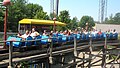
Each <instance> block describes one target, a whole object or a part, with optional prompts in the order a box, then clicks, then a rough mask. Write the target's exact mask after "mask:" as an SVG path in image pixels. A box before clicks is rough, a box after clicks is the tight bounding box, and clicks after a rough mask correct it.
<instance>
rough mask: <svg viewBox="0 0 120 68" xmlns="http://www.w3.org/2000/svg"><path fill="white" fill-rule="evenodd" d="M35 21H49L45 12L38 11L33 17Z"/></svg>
mask: <svg viewBox="0 0 120 68" xmlns="http://www.w3.org/2000/svg"><path fill="white" fill-rule="evenodd" d="M34 18H36V19H40V20H49V16H48V15H47V12H44V11H41V10H40V11H38V12H37V13H36V15H35V17H34Z"/></svg>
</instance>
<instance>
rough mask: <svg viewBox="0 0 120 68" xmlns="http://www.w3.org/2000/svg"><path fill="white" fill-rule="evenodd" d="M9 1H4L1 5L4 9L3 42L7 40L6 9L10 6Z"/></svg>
mask: <svg viewBox="0 0 120 68" xmlns="http://www.w3.org/2000/svg"><path fill="white" fill-rule="evenodd" d="M10 4H11V3H10V0H4V1H3V5H4V6H5V7H6V8H5V17H4V41H6V40H7V14H8V8H7V6H8V5H10ZM4 48H6V42H4Z"/></svg>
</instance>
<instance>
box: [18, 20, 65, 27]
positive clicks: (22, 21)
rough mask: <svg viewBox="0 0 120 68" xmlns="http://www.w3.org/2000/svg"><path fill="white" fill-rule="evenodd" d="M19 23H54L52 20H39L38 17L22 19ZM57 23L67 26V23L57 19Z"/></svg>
mask: <svg viewBox="0 0 120 68" xmlns="http://www.w3.org/2000/svg"><path fill="white" fill-rule="evenodd" d="M19 24H38V25H54V21H52V20H38V19H22V20H20V21H19ZM56 25H60V26H65V25H66V24H65V23H62V22H59V21H56Z"/></svg>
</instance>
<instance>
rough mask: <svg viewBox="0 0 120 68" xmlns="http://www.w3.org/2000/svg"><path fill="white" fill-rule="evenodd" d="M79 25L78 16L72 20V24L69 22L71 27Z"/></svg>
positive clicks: (74, 27)
mask: <svg viewBox="0 0 120 68" xmlns="http://www.w3.org/2000/svg"><path fill="white" fill-rule="evenodd" d="M77 27H78V19H77V17H73V19H72V20H71V22H70V24H69V29H71V30H72V29H76V28H77Z"/></svg>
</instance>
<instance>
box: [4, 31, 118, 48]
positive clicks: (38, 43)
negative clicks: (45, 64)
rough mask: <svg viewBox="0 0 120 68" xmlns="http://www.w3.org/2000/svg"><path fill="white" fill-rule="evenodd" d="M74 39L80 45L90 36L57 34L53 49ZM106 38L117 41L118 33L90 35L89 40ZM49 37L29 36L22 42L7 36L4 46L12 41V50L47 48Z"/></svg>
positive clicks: (54, 37) (14, 37) (54, 38)
mask: <svg viewBox="0 0 120 68" xmlns="http://www.w3.org/2000/svg"><path fill="white" fill-rule="evenodd" d="M74 37H75V38H76V40H77V41H79V43H82V42H84V41H86V40H87V41H89V39H90V34H71V35H70V36H66V35H63V34H58V35H54V36H53V38H52V39H51V40H52V42H53V43H54V44H56V43H57V45H54V46H55V47H57V46H58V45H59V44H60V45H62V44H64V43H65V44H72V43H73V41H74ZM106 37H107V39H108V40H117V39H118V33H115V34H112V33H111V34H108V35H107V34H106V33H102V34H100V35H99V34H95V35H92V36H91V38H92V40H94V41H96V40H98V39H99V41H100V40H105V38H106ZM48 38H49V36H46V35H40V36H37V37H36V38H35V39H33V38H32V37H31V36H29V37H27V38H26V40H25V41H23V40H22V38H19V37H17V36H9V37H8V38H7V42H6V45H7V46H9V45H10V41H13V43H12V45H13V47H14V48H18V49H19V48H22V47H25V48H29V47H31V48H32V46H33V45H34V46H35V47H44V45H46V46H48V45H49V41H48ZM29 40H34V41H29Z"/></svg>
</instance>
